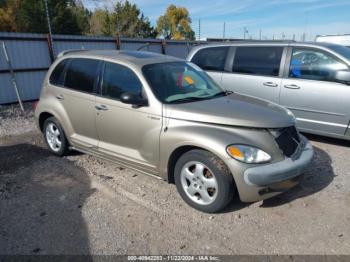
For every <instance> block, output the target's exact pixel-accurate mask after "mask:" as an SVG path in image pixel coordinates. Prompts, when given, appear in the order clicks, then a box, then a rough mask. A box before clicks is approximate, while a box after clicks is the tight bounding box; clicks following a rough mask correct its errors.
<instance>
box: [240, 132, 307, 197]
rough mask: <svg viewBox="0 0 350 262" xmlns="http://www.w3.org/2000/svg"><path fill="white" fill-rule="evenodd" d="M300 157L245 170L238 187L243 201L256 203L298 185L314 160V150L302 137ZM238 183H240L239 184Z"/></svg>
mask: <svg viewBox="0 0 350 262" xmlns="http://www.w3.org/2000/svg"><path fill="white" fill-rule="evenodd" d="M301 138H302V140H303V143H302V144H301V145H300V149H299V153H298V156H297V157H296V158H295V159H293V158H285V159H284V160H282V161H279V162H276V163H272V164H266V165H258V166H254V167H249V168H247V169H245V171H244V172H243V174H242V177H241V178H240V179H236V185H237V189H238V192H239V196H240V199H241V201H243V202H255V201H260V200H263V199H267V198H270V197H273V196H275V195H278V194H280V193H282V192H284V191H286V190H288V189H289V188H291V187H293V186H295V185H297V184H298V183H299V181H300V180H301V177H302V175H303V173H304V171H305V169H306V167H307V166H308V165H309V164H310V162H311V161H312V158H313V154H314V151H313V148H312V145H311V144H310V142H308V141H307V139H306V138H304V137H302V136H301ZM237 182H238V183H237Z"/></svg>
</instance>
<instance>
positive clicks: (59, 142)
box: [43, 117, 69, 156]
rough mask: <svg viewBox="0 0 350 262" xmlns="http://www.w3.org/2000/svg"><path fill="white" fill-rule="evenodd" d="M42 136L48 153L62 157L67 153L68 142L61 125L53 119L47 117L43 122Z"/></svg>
mask: <svg viewBox="0 0 350 262" xmlns="http://www.w3.org/2000/svg"><path fill="white" fill-rule="evenodd" d="M43 134H44V138H45V142H46V144H47V147H48V148H49V150H50V152H51V153H53V154H55V155H57V156H63V155H65V154H66V153H67V152H68V147H69V144H68V141H67V138H66V135H65V133H64V131H63V128H62V126H61V124H60V123H59V122H58V120H57V119H56V118H55V117H49V118H48V119H46V120H45V122H44V128H43Z"/></svg>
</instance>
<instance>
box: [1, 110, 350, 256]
mask: <svg viewBox="0 0 350 262" xmlns="http://www.w3.org/2000/svg"><path fill="white" fill-rule="evenodd" d="M308 138H309V139H310V140H311V141H312V144H313V146H314V149H315V157H314V160H313V162H312V164H311V166H310V167H309V168H308V170H307V172H306V175H305V177H304V179H303V181H302V182H301V184H300V185H299V186H297V187H295V188H294V189H292V190H290V191H288V192H286V193H284V194H282V195H279V196H277V197H275V198H272V199H270V200H266V201H263V202H258V203H253V204H242V203H240V202H239V201H238V200H235V201H233V202H232V204H231V205H230V206H229V207H228V208H227V209H226V210H225V211H224V212H222V213H220V214H215V215H213V214H204V213H201V212H199V211H196V210H194V209H192V208H190V207H189V206H187V205H186V204H185V203H184V202H183V201H182V199H181V198H180V196H179V195H178V194H177V191H176V188H175V186H174V185H170V184H167V183H166V182H164V181H161V180H157V179H154V178H151V177H148V176H145V175H142V174H139V173H135V172H134V171H132V170H129V169H124V168H122V167H119V166H117V165H115V164H112V163H109V162H105V161H102V160H100V159H97V158H95V157H92V156H88V155H85V154H80V153H77V152H72V153H71V154H70V155H69V156H66V157H63V158H59V157H55V156H53V155H51V154H50V153H49V151H48V150H47V149H46V146H45V144H44V141H43V139H42V136H41V134H40V133H39V131H38V130H36V128H35V126H34V123H33V113H32V111H31V109H30V105H29V104H26V114H24V115H21V114H20V112H19V111H18V110H17V108H16V107H14V106H10V107H0V254H200V255H203V254H216V255H218V254H350V226H349V225H350V171H349V170H350V161H349V155H350V143H349V142H345V141H341V140H334V139H326V138H322V137H318V136H310V135H309V136H308Z"/></svg>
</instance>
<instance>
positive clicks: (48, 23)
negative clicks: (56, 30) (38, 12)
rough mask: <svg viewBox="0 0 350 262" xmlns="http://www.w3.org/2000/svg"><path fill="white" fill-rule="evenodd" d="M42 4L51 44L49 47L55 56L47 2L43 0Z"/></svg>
mask: <svg viewBox="0 0 350 262" xmlns="http://www.w3.org/2000/svg"><path fill="white" fill-rule="evenodd" d="M44 3H45V10H46V18H47V27H48V29H49V39H50V42H51V47H52V50H53V53H54V55H55V48H54V45H53V39H52V31H51V21H50V14H49V8H48V5H47V0H44Z"/></svg>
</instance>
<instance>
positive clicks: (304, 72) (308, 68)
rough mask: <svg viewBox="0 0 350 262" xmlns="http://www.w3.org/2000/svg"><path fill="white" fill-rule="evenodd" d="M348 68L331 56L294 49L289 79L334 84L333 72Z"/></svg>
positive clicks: (319, 52)
mask: <svg viewBox="0 0 350 262" xmlns="http://www.w3.org/2000/svg"><path fill="white" fill-rule="evenodd" d="M347 69H348V67H347V66H346V65H345V64H344V63H343V62H341V61H339V60H338V59H337V58H335V57H333V56H332V55H330V54H328V53H326V52H322V51H318V50H317V51H316V50H313V49H302V48H294V49H293V53H292V58H291V62H290V68H289V77H290V78H298V79H309V80H317V81H329V82H335V79H334V76H335V72H336V71H338V70H347Z"/></svg>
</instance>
